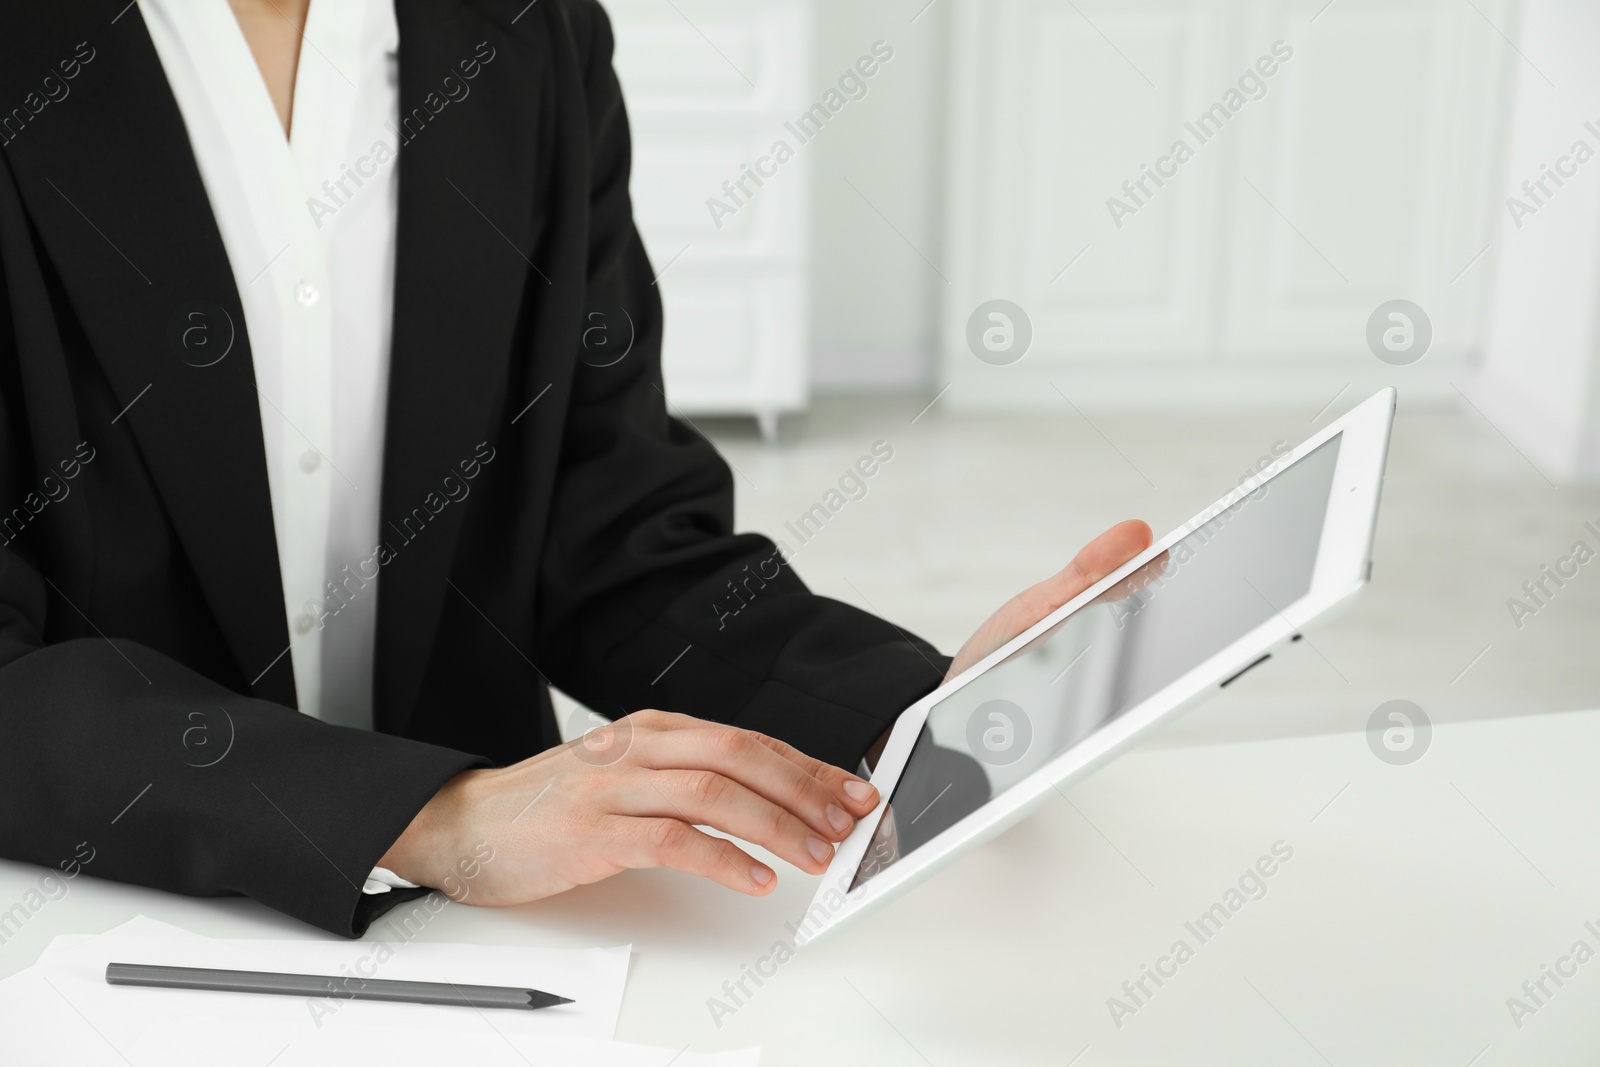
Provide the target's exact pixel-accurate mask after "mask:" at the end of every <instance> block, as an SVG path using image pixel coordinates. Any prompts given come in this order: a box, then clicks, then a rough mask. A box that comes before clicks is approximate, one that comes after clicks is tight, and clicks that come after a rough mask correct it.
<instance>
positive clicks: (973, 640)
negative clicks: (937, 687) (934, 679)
mask: <svg viewBox="0 0 1600 1067" xmlns="http://www.w3.org/2000/svg"><path fill="white" fill-rule="evenodd" d="M1152 540H1154V535H1153V534H1151V532H1150V527H1149V525H1147V524H1146V523H1144V522H1141V521H1140V520H1138V519H1129V520H1128V521H1126V522H1119V523H1117V524H1116V525H1115V526H1113V527H1111V529H1109V530H1107V531H1106V532H1105V533H1103V534H1101V535H1100V536H1099V537H1096V538H1095V539H1094V540H1093V541H1090V542H1089V543H1088V544H1087V545H1084V546H1083V550H1082V551H1081V552H1079V553H1078V554H1077V555H1076V556H1074V557H1073V559H1072V562H1071V563H1069V564H1067V565H1066V566H1065V567H1063V568H1062V569H1061V571H1060V572H1059V573H1057V574H1056V575H1054V576H1053V577H1050V578H1046V579H1045V580H1044V581H1042V582H1040V583H1039V584H1038V585H1034V586H1030V587H1028V588H1027V589H1024V590H1023V591H1022V592H1020V593H1018V594H1017V595H1016V596H1014V597H1012V598H1011V599H1010V600H1008V601H1006V602H1005V603H1004V604H1002V605H1001V606H1000V610H999V611H997V612H995V613H994V614H993V615H991V616H989V619H988V621H987V622H985V623H984V624H983V625H982V626H980V627H978V632H977V633H975V634H973V635H972V636H971V637H969V638H967V643H966V644H964V645H962V646H961V651H959V652H957V653H956V658H955V662H954V663H952V664H950V671H949V673H948V674H946V675H945V678H944V680H945V681H947V682H948V681H949V680H950V679H952V678H954V677H955V676H956V675H958V674H960V673H961V672H962V671H964V670H966V669H967V668H968V667H970V666H972V665H973V664H974V663H977V662H978V661H979V660H981V659H983V657H985V656H987V655H988V654H989V653H991V652H993V651H994V650H995V649H997V648H999V647H1000V646H1001V645H1003V644H1005V643H1006V642H1007V641H1010V640H1011V639H1012V638H1013V637H1016V636H1017V635H1018V634H1020V633H1022V632H1023V631H1024V630H1026V629H1028V627H1030V626H1032V625H1033V624H1034V623H1036V622H1038V621H1039V620H1040V619H1042V618H1044V617H1045V616H1046V615H1048V614H1050V613H1051V612H1052V611H1054V610H1056V609H1057V608H1059V607H1060V606H1061V605H1063V604H1065V603H1066V602H1067V601H1069V600H1071V599H1072V598H1073V597H1075V596H1077V595H1078V594H1079V593H1081V592H1083V591H1084V590H1085V589H1087V588H1089V587H1090V586H1091V585H1093V584H1094V583H1096V582H1098V581H1099V580H1100V579H1102V578H1104V577H1105V576H1106V575H1108V574H1110V573H1111V572H1112V571H1114V570H1116V569H1117V568H1118V567H1120V566H1122V565H1123V564H1124V563H1126V562H1128V561H1129V560H1130V559H1132V558H1133V557H1134V556H1137V555H1138V554H1139V553H1141V552H1143V551H1144V550H1145V549H1147V548H1149V547H1150V542H1151V541H1152Z"/></svg>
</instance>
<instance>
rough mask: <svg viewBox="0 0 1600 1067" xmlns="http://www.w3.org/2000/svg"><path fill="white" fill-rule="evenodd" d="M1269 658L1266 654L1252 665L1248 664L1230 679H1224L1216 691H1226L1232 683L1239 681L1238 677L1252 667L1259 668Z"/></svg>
mask: <svg viewBox="0 0 1600 1067" xmlns="http://www.w3.org/2000/svg"><path fill="white" fill-rule="evenodd" d="M1271 658H1272V653H1271V652H1268V653H1267V654H1266V655H1264V656H1262V657H1261V658H1260V659H1258V660H1256V661H1255V662H1254V663H1252V664H1250V666H1248V667H1245V668H1244V669H1243V670H1241V671H1239V672H1238V673H1237V674H1234V675H1233V676H1232V677H1231V678H1228V679H1225V680H1224V681H1223V683H1222V684H1221V685H1219V686H1218V687H1217V688H1218V689H1226V688H1228V686H1230V685H1232V684H1233V683H1234V682H1236V681H1238V680H1239V675H1241V674H1244V673H1245V671H1248V670H1250V669H1251V668H1253V667H1259V666H1261V665H1262V664H1263V663H1265V662H1267V660H1269V659H1271Z"/></svg>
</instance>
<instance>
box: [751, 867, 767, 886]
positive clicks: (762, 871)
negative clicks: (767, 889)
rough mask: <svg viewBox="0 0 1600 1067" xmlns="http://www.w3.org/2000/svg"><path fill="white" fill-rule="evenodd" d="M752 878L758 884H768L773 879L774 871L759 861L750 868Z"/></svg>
mask: <svg viewBox="0 0 1600 1067" xmlns="http://www.w3.org/2000/svg"><path fill="white" fill-rule="evenodd" d="M750 880H751V881H752V882H754V883H755V884H756V885H766V884H767V883H768V882H770V881H772V872H771V871H769V870H767V869H766V868H765V867H763V866H761V864H759V863H758V864H756V865H755V866H754V867H751V868H750Z"/></svg>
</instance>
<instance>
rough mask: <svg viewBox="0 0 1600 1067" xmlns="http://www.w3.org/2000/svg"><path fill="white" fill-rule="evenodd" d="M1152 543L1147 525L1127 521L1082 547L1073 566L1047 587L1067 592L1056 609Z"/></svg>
mask: <svg viewBox="0 0 1600 1067" xmlns="http://www.w3.org/2000/svg"><path fill="white" fill-rule="evenodd" d="M1153 540H1155V535H1154V534H1153V533H1151V531H1150V526H1149V524H1148V523H1146V522H1143V521H1142V520H1140V519H1129V520H1127V521H1126V522H1119V523H1117V524H1116V525H1115V526H1113V527H1111V529H1109V530H1107V531H1106V532H1105V533H1103V534H1101V535H1100V536H1099V537H1096V538H1095V539H1094V540H1093V541H1090V542H1089V543H1088V544H1086V545H1084V546H1083V548H1082V549H1081V550H1080V551H1079V552H1078V554H1077V555H1076V556H1074V557H1073V559H1072V562H1071V563H1069V564H1067V565H1066V567H1064V568H1063V569H1062V570H1061V573H1060V574H1057V575H1056V576H1055V577H1054V578H1052V579H1050V581H1049V582H1048V583H1046V584H1056V583H1059V584H1060V588H1061V589H1062V590H1063V591H1066V592H1067V595H1066V596H1064V597H1062V598H1061V600H1060V602H1059V603H1058V604H1057V607H1059V606H1060V605H1061V604H1065V603H1066V602H1067V601H1068V600H1071V599H1072V598H1073V597H1075V596H1077V595H1078V594H1079V593H1081V592H1083V591H1084V590H1085V589H1087V588H1089V587H1090V586H1091V585H1093V584H1094V583H1095V582H1098V581H1099V580H1100V579H1102V578H1104V577H1105V576H1106V575H1108V574H1110V573H1111V572H1112V571H1114V570H1116V569H1117V568H1118V567H1120V566H1122V565H1123V564H1124V563H1126V562H1128V561H1129V560H1130V559H1132V558H1133V557H1134V556H1137V555H1138V554H1139V553H1141V552H1143V551H1144V550H1145V549H1147V548H1149V547H1150V543H1151V542H1152V541H1153Z"/></svg>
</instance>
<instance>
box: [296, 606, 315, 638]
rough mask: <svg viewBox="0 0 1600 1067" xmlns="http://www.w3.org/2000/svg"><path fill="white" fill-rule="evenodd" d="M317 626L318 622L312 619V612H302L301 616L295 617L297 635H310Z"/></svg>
mask: <svg viewBox="0 0 1600 1067" xmlns="http://www.w3.org/2000/svg"><path fill="white" fill-rule="evenodd" d="M316 624H317V620H316V619H313V618H312V617H311V612H309V611H302V612H301V613H300V614H298V615H296V616H295V617H294V632H295V633H297V634H308V633H310V632H311V628H312V627H313V626H315V625H316Z"/></svg>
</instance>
